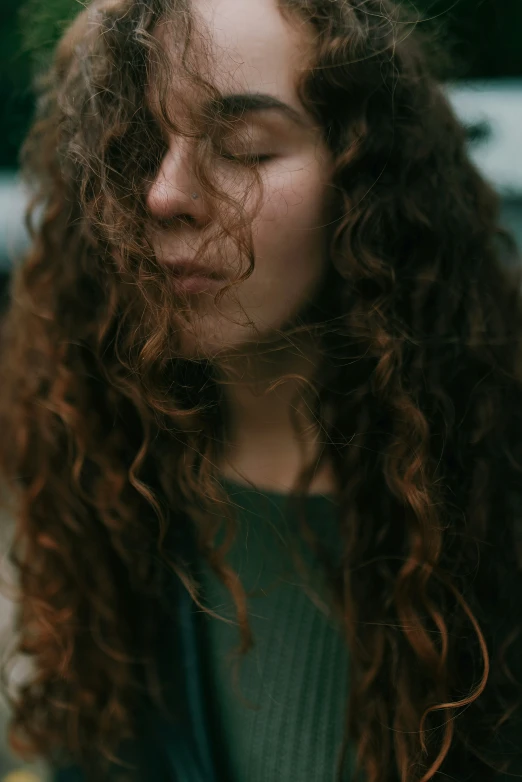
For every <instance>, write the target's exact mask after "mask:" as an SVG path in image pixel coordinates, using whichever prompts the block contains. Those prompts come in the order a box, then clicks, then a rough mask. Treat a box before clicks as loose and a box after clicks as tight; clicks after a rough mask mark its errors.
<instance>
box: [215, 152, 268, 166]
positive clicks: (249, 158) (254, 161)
mask: <svg viewBox="0 0 522 782" xmlns="http://www.w3.org/2000/svg"><path fill="white" fill-rule="evenodd" d="M221 157H223V158H224V159H225V160H231V161H234V162H236V163H243V164H245V165H251V166H259V165H261V164H263V163H268V161H269V160H273V159H274V157H275V155H268V154H267V155H262V154H259V155H257V154H245V155H231V154H228V153H224V152H223V153H221Z"/></svg>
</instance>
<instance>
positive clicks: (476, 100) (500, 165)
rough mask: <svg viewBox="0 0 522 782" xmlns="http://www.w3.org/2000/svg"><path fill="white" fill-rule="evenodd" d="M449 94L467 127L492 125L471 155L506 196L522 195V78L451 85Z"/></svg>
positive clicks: (447, 89)
mask: <svg viewBox="0 0 522 782" xmlns="http://www.w3.org/2000/svg"><path fill="white" fill-rule="evenodd" d="M446 91H447V95H448V97H449V98H450V101H451V104H452V106H453V108H454V109H455V111H456V113H457V114H458V116H459V118H460V120H461V121H462V122H463V123H464V124H465V125H467V126H473V125H475V126H483V127H484V128H489V133H490V135H489V136H487V137H486V138H484V139H483V140H478V141H477V142H475V143H472V144H471V147H470V154H471V157H472V159H473V160H474V162H475V163H476V164H477V165H478V166H479V168H480V169H481V171H482V172H483V174H484V175H485V177H486V179H488V180H489V181H490V182H491V183H492V184H493V185H494V186H495V188H496V189H497V191H498V192H499V193H500V195H502V196H506V197H521V196H522V149H521V147H522V79H502V80H500V79H499V80H495V81H469V82H465V83H464V82H462V83H458V84H453V85H448V86H447V88H446Z"/></svg>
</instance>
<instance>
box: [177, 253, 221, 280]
mask: <svg viewBox="0 0 522 782" xmlns="http://www.w3.org/2000/svg"><path fill="white" fill-rule="evenodd" d="M168 263H169V266H172V268H173V269H174V271H175V272H176V274H178V275H179V276H182V277H210V278H211V279H213V280H226V279H227V275H226V274H225V273H224V272H223V271H221V270H220V269H215V268H213V267H212V266H205V265H204V264H201V263H196V262H195V261H190V260H187V259H186V258H182V259H179V260H177V261H171V260H169V261H168Z"/></svg>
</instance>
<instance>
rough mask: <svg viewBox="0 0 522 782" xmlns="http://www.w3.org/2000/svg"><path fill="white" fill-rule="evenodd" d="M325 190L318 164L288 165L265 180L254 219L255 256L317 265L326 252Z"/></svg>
mask: <svg viewBox="0 0 522 782" xmlns="http://www.w3.org/2000/svg"><path fill="white" fill-rule="evenodd" d="M326 192H327V187H326V186H325V183H324V181H323V179H322V177H321V171H320V169H319V167H318V166H317V164H316V165H315V166H311V165H308V166H303V165H301V167H299V166H297V165H296V166H293V167H292V168H290V167H288V168H287V169H286V170H284V171H282V172H281V173H280V174H277V175H273V176H270V177H269V178H267V180H266V182H265V188H264V194H263V206H262V208H261V210H260V212H259V213H258V215H257V218H256V220H255V223H254V237H255V238H254V242H255V250H256V256H257V257H258V258H259V259H260V260H261V259H263V260H262V262H263V264H269V265H270V266H272V265H273V264H277V266H278V267H279V269H280V271H282V269H281V264H282V263H284V266H285V267H287V268H288V267H292V268H294V267H295V266H301V267H302V266H303V265H305V266H308V267H309V266H318V265H321V264H322V261H323V258H324V255H325V252H326V224H327V222H328V220H327V215H326V197H327V196H326Z"/></svg>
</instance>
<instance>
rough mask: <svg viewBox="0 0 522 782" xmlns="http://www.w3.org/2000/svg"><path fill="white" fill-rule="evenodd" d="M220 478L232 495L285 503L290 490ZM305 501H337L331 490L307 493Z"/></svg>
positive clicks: (316, 502)
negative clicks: (268, 487) (256, 486)
mask: <svg viewBox="0 0 522 782" xmlns="http://www.w3.org/2000/svg"><path fill="white" fill-rule="evenodd" d="M220 480H221V482H222V483H223V484H224V485H225V488H226V489H227V491H229V492H230V494H232V495H242V496H244V497H248V498H252V499H253V498H254V497H256V496H257V497H268V498H269V499H270V500H273V501H274V502H278V503H285V502H287V501H288V498H289V497H290V492H285V491H276V490H275V489H264V488H254V487H252V486H249V485H248V484H244V483H239V482H236V481H235V480H232V479H231V478H225V477H224V476H221V478H220ZM306 501H307V502H308V503H310V504H318V503H324V502H327V503H333V504H335V503H336V502H337V500H336V498H335V496H334V494H332V493H331V492H322V493H314V494H309V495H308V496H307V498H306Z"/></svg>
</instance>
